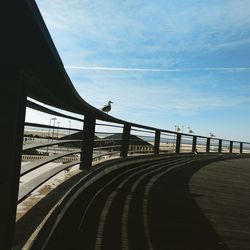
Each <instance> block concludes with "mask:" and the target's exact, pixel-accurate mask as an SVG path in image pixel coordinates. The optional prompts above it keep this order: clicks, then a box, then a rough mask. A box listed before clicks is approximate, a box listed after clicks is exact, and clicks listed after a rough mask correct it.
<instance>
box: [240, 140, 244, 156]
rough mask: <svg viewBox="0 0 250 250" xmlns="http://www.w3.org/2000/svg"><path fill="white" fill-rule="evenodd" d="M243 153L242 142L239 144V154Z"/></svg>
mask: <svg viewBox="0 0 250 250" xmlns="http://www.w3.org/2000/svg"><path fill="white" fill-rule="evenodd" d="M242 153H243V142H240V154H242Z"/></svg>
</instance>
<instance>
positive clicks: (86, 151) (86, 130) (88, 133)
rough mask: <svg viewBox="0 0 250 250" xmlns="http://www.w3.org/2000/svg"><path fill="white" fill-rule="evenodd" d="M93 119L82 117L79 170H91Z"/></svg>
mask: <svg viewBox="0 0 250 250" xmlns="http://www.w3.org/2000/svg"><path fill="white" fill-rule="evenodd" d="M95 121H96V119H95V117H93V116H91V115H85V116H84V125H83V142H82V153H81V164H80V169H81V170H84V169H91V167H92V160H93V148H94V140H95Z"/></svg>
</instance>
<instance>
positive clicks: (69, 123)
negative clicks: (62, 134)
mask: <svg viewBox="0 0 250 250" xmlns="http://www.w3.org/2000/svg"><path fill="white" fill-rule="evenodd" d="M68 122H69V134H70V128H71V121H68Z"/></svg>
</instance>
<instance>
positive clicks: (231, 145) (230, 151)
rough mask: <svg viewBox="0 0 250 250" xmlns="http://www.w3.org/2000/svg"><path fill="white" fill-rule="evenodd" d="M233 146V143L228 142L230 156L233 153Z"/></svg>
mask: <svg viewBox="0 0 250 250" xmlns="http://www.w3.org/2000/svg"><path fill="white" fill-rule="evenodd" d="M233 145H234V142H233V141H230V146H229V153H230V154H232V153H233Z"/></svg>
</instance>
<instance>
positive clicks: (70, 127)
mask: <svg viewBox="0 0 250 250" xmlns="http://www.w3.org/2000/svg"><path fill="white" fill-rule="evenodd" d="M68 122H69V139H70V128H71V121H70V120H69V121H68ZM68 151H69V144H68Z"/></svg>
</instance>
